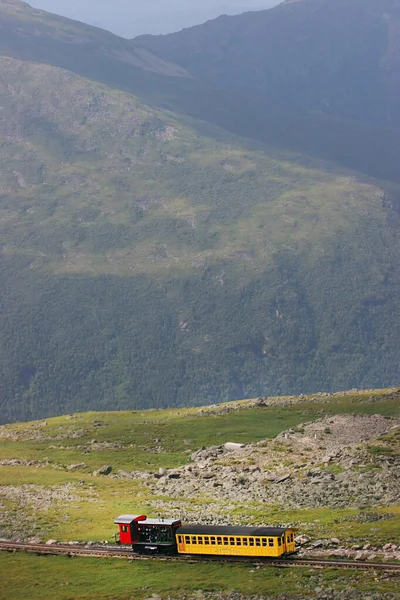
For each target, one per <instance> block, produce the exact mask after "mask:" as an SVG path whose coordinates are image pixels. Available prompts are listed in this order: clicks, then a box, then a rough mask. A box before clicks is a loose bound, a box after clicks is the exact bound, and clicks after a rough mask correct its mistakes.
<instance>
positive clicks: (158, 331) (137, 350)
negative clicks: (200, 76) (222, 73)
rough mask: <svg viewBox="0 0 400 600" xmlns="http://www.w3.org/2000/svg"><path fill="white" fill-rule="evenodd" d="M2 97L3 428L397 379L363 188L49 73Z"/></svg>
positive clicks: (390, 259)
mask: <svg viewBox="0 0 400 600" xmlns="http://www.w3.org/2000/svg"><path fill="white" fill-rule="evenodd" d="M0 80H1V86H0V90H1V95H0V105H1V109H0V134H1V146H0V158H1V170H0V190H1V195H0V208H1V219H0V222H1V227H2V232H1V239H2V247H1V256H2V260H1V265H0V269H1V273H0V275H1V280H2V284H3V285H2V295H1V311H2V315H4V318H3V320H2V323H1V328H2V329H1V336H2V339H3V344H2V347H1V350H0V352H1V354H0V363H1V380H2V397H1V419H2V421H8V420H13V419H18V420H21V419H22V418H27V417H31V416H33V417H36V416H43V415H49V414H59V413H66V412H70V411H71V410H76V409H86V410H87V409H91V408H104V409H110V408H113V407H114V408H123V407H125V408H133V407H143V406H153V407H156V406H177V405H184V404H200V403H202V402H215V401H217V400H225V399H232V398H242V397H245V396H255V395H260V394H265V393H275V392H282V391H285V392H286V393H290V392H295V391H307V390H310V391H311V390H318V389H333V388H339V387H341V388H345V387H353V386H373V385H378V384H383V383H385V384H389V383H390V382H393V383H394V382H396V381H397V380H398V377H399V366H398V356H399V339H400V335H399V334H400V332H399V330H398V327H399V325H398V323H397V322H396V321H394V319H393V315H395V314H398V311H399V308H400V307H399V298H400V293H399V292H400V281H399V272H398V269H397V268H396V265H397V261H398V255H399V251H400V247H399V245H400V241H399V236H398V231H399V215H398V214H397V212H396V210H395V205H394V204H393V202H392V201H391V199H390V197H389V196H388V195H384V193H383V191H382V189H381V188H379V187H377V186H376V184H374V183H372V182H368V181H363V180H361V179H359V178H357V177H356V176H355V174H354V173H348V172H340V171H339V170H337V169H336V168H335V167H333V166H332V165H328V164H326V163H321V162H319V163H318V162H313V161H311V160H310V159H308V158H304V157H301V156H297V157H296V156H292V155H289V154H287V153H286V154H281V155H279V153H278V152H277V151H276V150H275V151H270V152H269V153H266V152H265V149H264V148H261V147H257V146H254V145H253V146H252V145H251V144H250V143H249V142H245V141H243V140H240V139H237V138H232V137H229V136H228V135H227V134H226V133H223V132H221V131H216V130H214V131H211V129H210V128H208V131H209V135H206V133H205V131H206V127H205V125H204V124H203V125H202V124H198V123H197V124H196V123H194V122H193V123H192V122H190V121H188V120H187V121H185V120H182V119H178V118H177V117H174V116H172V115H171V114H168V113H166V112H163V111H160V110H155V109H153V108H150V107H148V106H146V105H145V104H143V103H142V102H140V101H139V100H138V99H136V98H134V97H133V96H131V95H128V94H123V93H121V92H118V91H115V90H110V89H107V88H106V87H105V86H102V85H98V84H95V83H93V82H88V81H87V80H84V79H82V78H79V77H76V76H75V75H73V74H72V73H70V72H67V71H63V70H61V69H56V68H53V67H49V66H44V65H40V64H35V63H28V62H23V61H18V60H16V59H11V58H2V59H1V60H0ZM200 129H203V134H202V135H200V133H199V131H200ZM211 134H212V136H211ZM218 137H219V138H220V141H217V140H216V138H218Z"/></svg>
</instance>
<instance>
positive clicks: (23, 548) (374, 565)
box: [0, 542, 400, 573]
mask: <svg viewBox="0 0 400 600" xmlns="http://www.w3.org/2000/svg"><path fill="white" fill-rule="evenodd" d="M0 551H7V552H30V553H34V554H47V555H53V556H55V555H63V556H69V557H74V556H83V557H85V556H86V557H91V558H125V559H129V560H131V561H143V560H158V561H164V562H165V561H180V562H189V563H199V562H202V563H204V562H218V563H220V564H227V563H230V564H232V563H243V562H245V563H247V564H249V565H252V566H257V567H261V566H262V567H266V566H272V567H281V568H287V567H310V568H331V569H338V568H340V569H376V570H382V571H392V572H398V573H400V563H388V562H370V561H359V560H357V561H356V560H329V559H317V558H286V559H280V560H274V559H264V560H262V559H261V560H260V559H259V558H256V559H251V558H246V557H236V556H223V557H219V556H202V557H197V556H193V555H192V556H191V555H184V556H183V555H177V556H162V555H157V556H148V555H140V554H134V553H133V552H132V551H131V550H130V549H128V548H127V549H124V548H121V547H118V546H108V547H105V546H90V547H87V546H77V545H69V544H52V545H46V544H29V543H24V542H0Z"/></svg>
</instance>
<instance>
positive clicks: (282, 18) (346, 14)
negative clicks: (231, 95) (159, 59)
mask: <svg viewBox="0 0 400 600" xmlns="http://www.w3.org/2000/svg"><path fill="white" fill-rule="evenodd" d="M399 38H400V5H399V2H398V0H350V1H349V0H334V1H333V0H301V1H299V2H284V3H283V4H281V5H279V6H277V7H275V8H273V9H270V10H266V11H260V12H256V13H251V12H250V13H246V14H243V15H238V16H231V17H228V16H222V17H219V18H218V19H215V20H213V21H209V22H207V23H205V24H204V25H199V26H197V27H192V28H189V29H185V30H184V31H181V32H178V33H174V34H169V35H165V36H155V37H154V36H153V37H152V36H141V37H139V38H136V41H138V42H140V43H142V44H145V45H146V47H148V48H149V49H151V50H154V51H155V52H157V54H160V55H162V56H164V57H167V58H168V59H169V60H172V61H173V62H176V63H177V64H180V65H182V66H183V67H184V68H185V69H188V70H189V71H190V72H191V73H192V74H193V75H196V76H199V77H201V78H203V79H205V80H208V81H211V82H212V83H217V84H219V85H221V86H224V87H228V88H237V89H242V90H245V91H249V90H251V92H252V93H256V94H258V95H262V96H263V97H265V98H266V99H267V100H268V101H269V102H272V103H283V104H284V105H289V106H290V105H292V106H295V107H297V108H300V109H306V110H313V111H321V112H323V113H327V114H331V115H335V116H338V117H341V118H344V119H347V120H356V121H362V122H367V123H379V124H386V125H388V124H390V125H391V126H392V125H400V111H399V103H398V97H399V92H400V54H399V53H398V50H397V48H398V41H399Z"/></svg>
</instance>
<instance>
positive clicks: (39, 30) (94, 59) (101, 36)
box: [0, 0, 186, 77]
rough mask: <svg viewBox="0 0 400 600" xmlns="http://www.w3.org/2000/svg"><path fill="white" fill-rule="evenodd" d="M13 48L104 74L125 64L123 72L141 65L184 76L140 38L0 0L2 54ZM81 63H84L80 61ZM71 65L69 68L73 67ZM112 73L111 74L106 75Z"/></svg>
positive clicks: (15, 0)
mask: <svg viewBox="0 0 400 600" xmlns="http://www.w3.org/2000/svg"><path fill="white" fill-rule="evenodd" d="M4 52H5V53H6V54H13V55H14V56H15V57H16V58H26V59H29V60H37V61H43V62H46V61H47V60H48V59H49V57H50V56H51V60H52V61H53V64H56V65H58V66H61V67H65V68H71V67H73V65H74V64H75V67H76V68H82V69H85V68H90V66H91V67H92V68H93V69H94V70H95V69H96V64H97V69H99V70H100V72H103V76H104V77H106V76H107V73H108V72H109V71H112V69H115V68H118V66H119V67H121V64H122V65H125V69H126V75H127V74H128V73H130V75H131V76H134V74H135V72H136V74H137V75H138V76H139V75H140V71H142V70H143V71H145V72H151V73H158V74H161V75H167V76H172V77H185V76H186V74H185V71H184V70H183V69H182V68H180V67H178V66H176V65H173V64H171V63H169V62H168V61H165V60H162V59H161V58H159V57H157V56H156V55H154V54H153V53H151V52H149V51H148V50H146V49H145V48H144V47H142V46H140V45H139V44H135V43H132V42H129V41H128V40H124V39H123V38H120V37H118V36H116V35H113V34H112V33H109V32H108V31H104V30H103V29H97V28H96V27H91V26H90V25H85V24H83V23H79V22H78V21H72V20H70V19H66V18H64V17H59V16H57V15H53V14H51V13H47V12H44V11H41V10H37V9H34V8H32V7H31V6H29V4H27V3H25V2H22V1H20V0H0V54H3V53H4ZM77 62H78V64H79V63H82V62H83V64H81V65H80V66H78V64H77ZM72 70H73V69H72ZM110 76H111V75H110Z"/></svg>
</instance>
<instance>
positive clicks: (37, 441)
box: [0, 390, 400, 600]
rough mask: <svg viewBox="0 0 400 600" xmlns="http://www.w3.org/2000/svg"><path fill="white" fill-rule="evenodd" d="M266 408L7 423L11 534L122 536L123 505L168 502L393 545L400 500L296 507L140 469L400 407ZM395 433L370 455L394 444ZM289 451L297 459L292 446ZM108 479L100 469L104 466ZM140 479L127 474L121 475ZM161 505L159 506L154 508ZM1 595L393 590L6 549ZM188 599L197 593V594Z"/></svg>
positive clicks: (1, 559) (284, 404)
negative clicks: (161, 478) (175, 486)
mask: <svg viewBox="0 0 400 600" xmlns="http://www.w3.org/2000/svg"><path fill="white" fill-rule="evenodd" d="M269 402H270V404H269V405H268V406H264V407H257V406H256V405H255V403H254V402H253V401H240V402H233V403H226V404H223V405H215V406H211V407H204V408H197V409H196V408H189V409H170V410H149V411H124V412H120V413H119V412H106V413H104V412H103V413H82V414H73V415H66V416H64V417H56V418H53V419H48V420H46V421H35V422H31V423H18V424H11V425H3V426H2V427H0V510H1V512H2V519H1V533H0V536H1V537H8V538H13V539H18V538H19V539H30V538H40V539H41V540H42V541H46V540H48V539H50V538H51V539H56V540H58V541H81V542H88V541H90V540H92V541H96V542H101V541H108V542H110V543H112V542H113V539H114V538H113V535H114V532H115V531H116V526H115V525H114V524H113V520H114V518H115V517H116V516H118V515H119V514H123V513H137V512H143V513H144V514H147V515H148V516H157V512H158V510H159V508H158V507H159V506H160V503H161V504H163V503H164V504H165V506H168V507H169V508H168V510H169V511H170V512H171V511H172V512H173V513H174V516H175V517H177V518H182V515H184V514H191V511H192V512H193V511H194V512H195V511H197V510H198V509H199V507H202V509H204V510H206V511H207V510H209V511H213V512H215V513H217V514H219V515H222V516H224V518H225V520H226V521H228V522H231V523H238V524H239V523H249V524H262V523H271V524H291V525H294V526H295V527H297V530H298V532H299V533H301V534H307V535H310V536H311V537H312V539H317V538H330V537H332V536H335V537H338V538H340V539H341V540H346V542H347V543H348V544H363V543H365V542H369V543H371V544H377V545H384V544H385V543H388V542H391V543H397V541H398V539H399V537H400V505H397V506H395V505H394V506H393V505H392V506H390V507H385V506H381V507H379V506H370V507H359V508H354V507H353V508H344V509H335V508H329V507H316V508H297V509H289V508H288V507H285V506H284V505H283V504H274V505H272V504H265V503H262V502H244V501H240V499H238V500H237V501H231V500H229V501H228V500H221V499H216V498H210V496H207V495H205V494H202V493H201V492H199V493H198V494H196V495H189V496H187V497H182V498H180V499H178V498H176V497H175V498H172V497H169V496H168V495H163V494H162V493H161V492H160V493H159V494H158V495H157V494H156V493H155V492H154V489H150V487H149V486H148V479H141V476H140V474H141V473H146V472H153V473H156V472H157V471H158V469H159V468H176V467H179V466H182V465H185V464H188V463H190V454H191V453H192V452H194V451H196V450H198V449H201V448H204V447H209V446H218V445H221V444H223V443H225V442H227V441H236V442H243V443H250V442H258V441H262V440H266V439H268V438H273V437H274V436H276V435H277V434H279V433H280V432H282V431H286V430H287V429H289V428H294V427H297V426H299V424H301V423H304V422H310V421H313V420H315V419H318V418H320V417H322V416H326V415H341V414H353V415H354V414H364V415H382V416H386V417H393V416H399V414H400V406H399V403H398V399H396V394H393V390H376V391H365V392H360V391H358V392H356V391H353V392H347V393H343V394H336V395H332V396H329V395H322V396H318V395H314V396H303V397H297V398H295V397H291V398H270V399H269ZM396 440H397V438H396V435H395V434H392V435H387V436H383V437H382V439H381V440H380V441H379V445H376V446H375V445H372V446H371V448H370V452H371V453H372V454H374V453H377V452H383V451H385V452H389V453H392V454H393V453H394V452H395V451H397V450H398V446H397V441H396ZM282 460H283V461H285V460H290V458H288V457H286V456H285V455H283V456H282ZM105 464H109V465H110V466H112V472H111V474H109V475H108V476H100V475H96V474H95V471H97V470H98V469H99V468H101V467H102V466H103V465H105ZM121 471H122V472H123V473H125V474H126V473H131V472H133V473H134V475H133V476H132V478H126V477H122V478H120V472H121ZM156 507H157V508H156ZM0 572H1V573H2V583H3V587H2V596H1V597H2V598H4V599H5V600H7V599H8V598H10V599H11V598H13V599H14V598H25V597H30V598H32V599H35V598H38V599H39V598H40V599H41V600H46V599H47V598H53V597H54V595H55V594H56V595H57V597H58V598H60V599H61V600H63V599H67V598H68V599H72V598H74V599H75V598H77V599H81V598H82V599H91V598H101V599H103V598H104V599H110V600H111V599H114V600H128V599H131V598H134V599H135V600H144V599H146V598H151V597H152V596H153V595H157V594H158V595H159V596H160V598H162V599H164V598H174V599H175V598H180V597H183V596H185V595H186V596H185V597H188V595H190V594H194V595H195V592H196V590H200V589H201V590H203V591H204V592H209V593H210V594H212V593H213V592H215V593H217V592H221V593H223V592H229V591H232V590H235V591H237V592H240V593H243V594H249V595H251V594H253V595H256V594H268V595H269V596H271V597H274V596H277V595H279V594H280V593H282V589H284V590H285V593H287V594H288V595H289V596H290V595H292V596H293V597H296V595H297V596H298V595H299V593H300V592H303V593H305V594H310V595H311V596H312V595H313V594H314V592H313V590H314V589H315V587H318V586H320V587H321V586H322V588H324V587H326V586H328V587H329V588H330V589H332V590H337V591H339V592H340V591H341V590H343V589H346V591H349V590H353V589H354V590H357V591H360V592H363V590H368V591H369V592H372V591H376V592H394V591H395V589H396V585H395V580H394V579H391V578H385V577H384V576H383V575H382V576H381V575H379V574H378V575H377V574H376V573H374V574H373V575H370V574H369V573H367V574H364V573H362V574H359V573H352V572H341V571H340V570H336V571H323V572H320V573H319V572H318V573H317V572H315V571H312V570H308V569H276V568H270V567H265V568H261V569H258V568H254V567H252V566H251V565H235V566H233V565H232V566H230V565H212V564H201V565H200V564H192V565H187V564H186V565H185V564H176V563H173V564H164V563H162V562H151V563H144V564H143V563H137V562H134V561H133V562H132V561H130V560H118V559H110V560H108V559H86V558H72V559H71V558H64V557H51V556H34V555H30V554H19V553H16V554H8V553H1V554H0ZM189 597H190V596H189Z"/></svg>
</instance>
